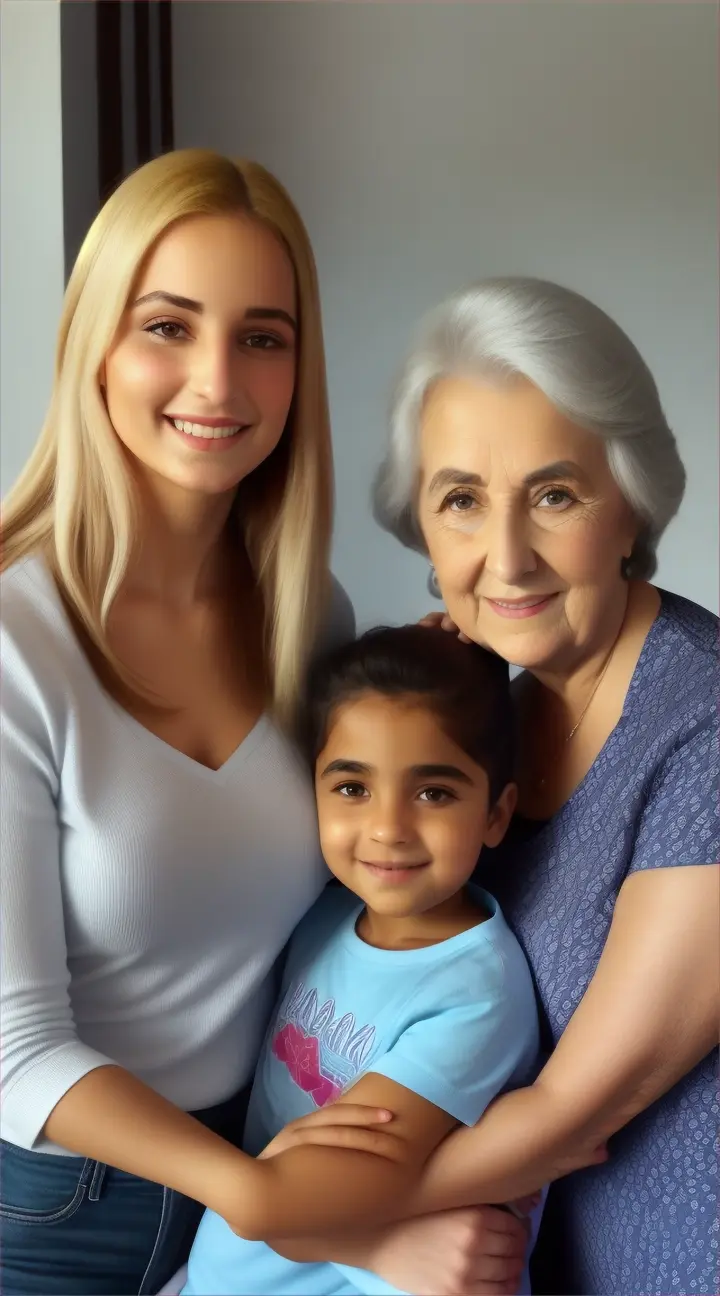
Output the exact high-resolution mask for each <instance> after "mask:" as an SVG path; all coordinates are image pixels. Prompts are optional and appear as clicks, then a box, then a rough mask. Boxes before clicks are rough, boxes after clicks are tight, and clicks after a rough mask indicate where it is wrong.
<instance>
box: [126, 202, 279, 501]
mask: <svg viewBox="0 0 720 1296" xmlns="http://www.w3.org/2000/svg"><path fill="white" fill-rule="evenodd" d="M296 334H297V304H296V294H295V278H294V273H293V268H292V265H291V262H290V259H289V257H288V255H287V253H286V252H285V250H284V248H283V247H282V245H281V244H280V243H279V241H278V240H277V239H276V238H275V236H274V235H273V234H272V233H271V232H270V231H269V230H268V229H266V228H265V227H264V226H262V225H261V224H259V223H258V222H256V221H254V220H253V219H252V218H250V217H248V216H244V215H228V216H195V217H191V218H188V219H187V220H182V221H179V222H178V223H177V224H176V225H174V226H172V227H171V228H170V230H169V231H168V232H167V234H165V235H164V237H163V238H161V239H160V241H159V242H158V243H157V245H156V247H155V248H154V250H153V251H152V252H151V254H150V256H149V257H148V260H147V262H146V263H145V265H144V267H143V269H142V272H141V274H140V276H139V279H138V281H137V283H136V285H135V287H134V288H133V291H132V294H131V299H130V301H129V302H128V306H127V309H126V311H125V314H124V316H123V319H122V321H121V324H120V328H119V330H118V334H117V336H116V338H115V341H114V343H113V346H112V347H111V349H110V352H109V354H108V356H107V358H106V361H105V365H104V367H103V370H104V371H103V374H102V376H101V377H102V382H103V385H104V387H105V398H106V402H107V408H108V413H109V415H110V419H111V422H112V424H113V427H114V428H115V431H116V432H117V435H118V437H119V438H120V440H121V441H122V443H123V445H124V446H125V448H126V450H127V451H129V453H130V454H131V455H132V456H133V458H134V460H135V461H136V465H142V467H143V469H144V470H145V471H147V472H150V473H152V474H154V475H156V476H158V477H160V478H162V479H164V480H166V481H170V482H172V483H173V484H174V485H175V486H178V487H181V488H184V489H185V490H188V491H193V492H202V493H205V494H213V495H216V494H221V493H224V492H228V491H232V490H234V488H235V487H236V486H237V485H238V483H239V482H240V481H242V479H243V478H244V477H247V475H248V473H251V472H252V471H253V469H254V468H257V466H258V464H260V463H262V461H263V460H264V459H266V458H267V456H268V455H269V454H270V453H271V452H272V451H273V450H274V449H275V447H276V445H277V444H278V441H279V440H280V437H281V436H282V433H283V429H284V427H285V423H286V420H287V417H288V411H289V409H290V404H291V401H292V396H293V389H294V384H295V365H296Z"/></svg>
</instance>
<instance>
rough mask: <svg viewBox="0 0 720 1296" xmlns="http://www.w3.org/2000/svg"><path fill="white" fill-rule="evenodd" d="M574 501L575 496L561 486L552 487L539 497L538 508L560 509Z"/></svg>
mask: <svg viewBox="0 0 720 1296" xmlns="http://www.w3.org/2000/svg"><path fill="white" fill-rule="evenodd" d="M574 501H575V496H574V495H572V494H571V492H570V491H569V490H565V488H564V487H563V486H553V487H552V488H551V489H550V490H546V491H545V492H544V493H543V494H542V495H541V496H540V499H539V500H538V508H550V509H562V508H567V507H568V505H569V504H573V503H574Z"/></svg>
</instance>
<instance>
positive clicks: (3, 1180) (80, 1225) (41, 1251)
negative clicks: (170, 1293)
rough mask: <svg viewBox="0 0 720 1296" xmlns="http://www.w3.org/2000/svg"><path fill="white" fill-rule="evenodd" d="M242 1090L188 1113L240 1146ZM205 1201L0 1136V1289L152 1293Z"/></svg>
mask: <svg viewBox="0 0 720 1296" xmlns="http://www.w3.org/2000/svg"><path fill="white" fill-rule="evenodd" d="M246 1106H247V1094H245V1093H243V1094H241V1095H238V1097H236V1098H234V1099H231V1100H230V1102H228V1103H224V1104H222V1105H221V1106H220V1107H214V1108H211V1109H210V1110H209V1111H206V1112H195V1113H194V1114H195V1116H196V1117H197V1118H198V1120H201V1121H202V1123H203V1124H204V1125H207V1126H208V1128H210V1129H213V1130H214V1131H215V1132H216V1133H218V1134H221V1135H222V1136H223V1137H224V1138H227V1139H228V1141H229V1142H231V1143H233V1144H235V1145H236V1146H239V1145H240V1142H241V1140H242V1133H243V1126H244V1121H245V1109H246ZM202 1213H203V1207H202V1206H200V1205H198V1203H197V1202H194V1201H191V1200H190V1199H189V1198H187V1197H183V1196H182V1195H181V1194H180V1193H176V1192H172V1191H171V1190H170V1189H169V1188H161V1187H160V1186H159V1185H158V1184H154V1183H150V1182H149V1180H147V1179H138V1178H137V1177H136V1176H135V1175H129V1174H125V1173H124V1171H122V1170H115V1169H113V1168H112V1167H111V1166H106V1165H103V1164H102V1163H101V1162H98V1161H92V1160H90V1159H89V1158H87V1159H86V1158H84V1157H65V1156H49V1155H48V1154H47V1153H43V1152H30V1151H27V1150H26V1149H25V1148H19V1147H16V1146H15V1145H14V1144H12V1143H0V1292H2V1296H150V1294H151V1293H154V1292H158V1291H159V1290H160V1288H161V1287H162V1286H163V1285H164V1284H165V1283H166V1282H167V1281H168V1279H169V1278H171V1277H172V1276H173V1274H174V1273H175V1271H176V1270H177V1269H178V1268H179V1267H180V1265H182V1264H184V1263H185V1261H186V1260H187V1257H188V1254H189V1252H190V1247H191V1245H192V1241H193V1238H194V1236H195V1233H196V1230H197V1227H198V1224H199V1223H200V1217H201V1215H202Z"/></svg>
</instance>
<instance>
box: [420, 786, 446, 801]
mask: <svg viewBox="0 0 720 1296" xmlns="http://www.w3.org/2000/svg"><path fill="white" fill-rule="evenodd" d="M420 800H421V801H423V800H424V801H426V802H427V803H428V804H429V805H445V804H446V803H447V802H448V801H454V800H455V796H454V794H453V793H452V792H450V791H448V789H447V788H439V787H430V788H423V790H422V792H421V793H420Z"/></svg>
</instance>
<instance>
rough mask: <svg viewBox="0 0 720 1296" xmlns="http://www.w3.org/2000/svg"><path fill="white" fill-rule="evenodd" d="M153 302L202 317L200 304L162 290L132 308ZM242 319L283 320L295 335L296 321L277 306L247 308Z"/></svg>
mask: <svg viewBox="0 0 720 1296" xmlns="http://www.w3.org/2000/svg"><path fill="white" fill-rule="evenodd" d="M153 301H162V302H167V304H168V305H169V306H179V307H180V309H181V310H189V311H194V313H195V314H196V315H202V313H203V311H204V309H205V307H204V306H203V304H202V302H199V301H194V300H193V298H192V297H180V296H178V294H177V293H171V292H165V290H164V289H162V288H159V289H157V290H156V291H155V292H149V293H145V295H144V296H143V297H138V299H137V301H134V302H133V308H134V307H135V306H145V305H146V304H147V303H148V302H153ZM243 319H246V320H263V319H277V320H283V321H284V323H285V324H289V326H290V328H291V329H292V330H293V332H294V333H297V321H296V320H294V319H293V317H292V315H291V314H290V313H289V312H288V311H286V310H282V309H281V308H280V307H279V306H248V309H247V310H246V311H245V313H244V315H243Z"/></svg>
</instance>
